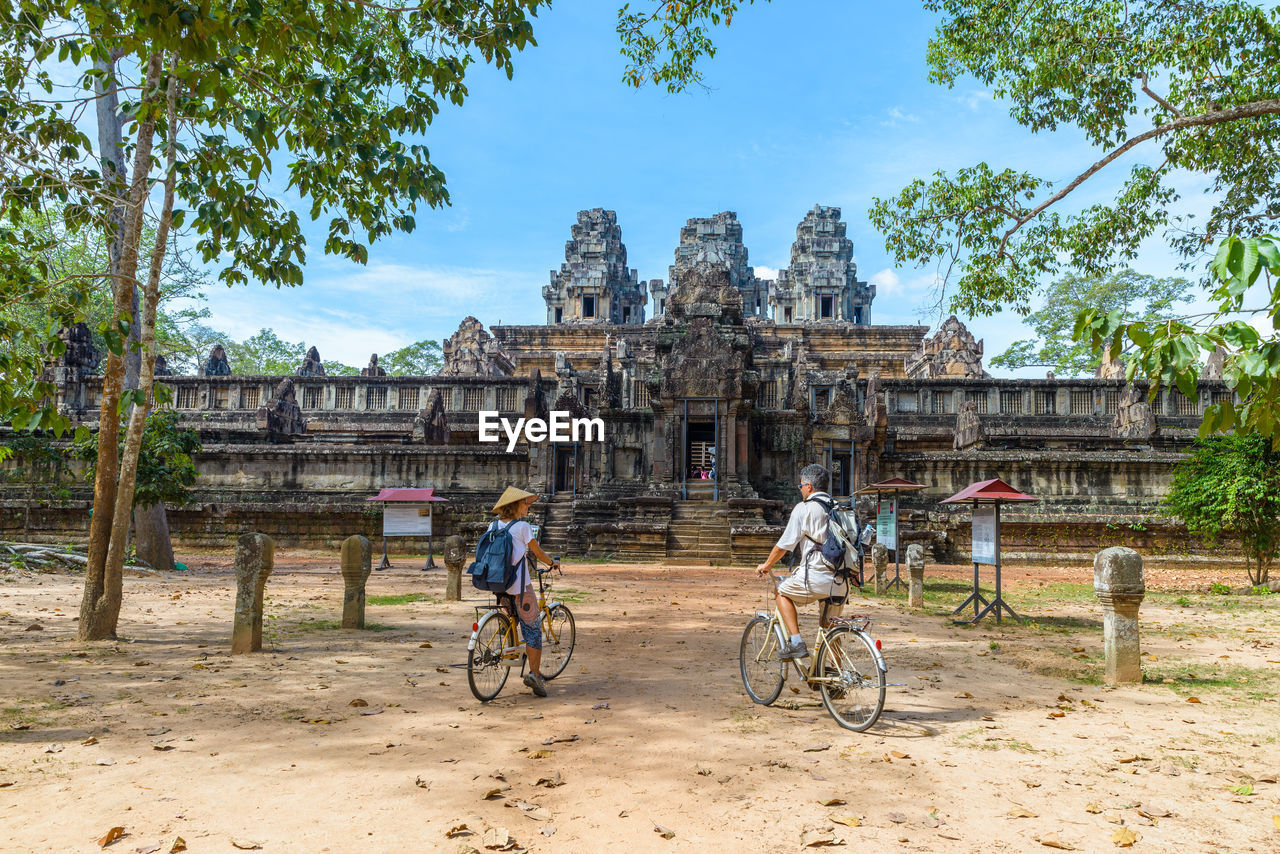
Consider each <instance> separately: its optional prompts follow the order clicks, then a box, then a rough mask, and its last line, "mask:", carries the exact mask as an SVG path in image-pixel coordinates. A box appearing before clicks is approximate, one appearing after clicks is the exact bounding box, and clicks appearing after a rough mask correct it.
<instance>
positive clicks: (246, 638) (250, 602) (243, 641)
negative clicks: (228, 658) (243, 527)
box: [231, 534, 276, 655]
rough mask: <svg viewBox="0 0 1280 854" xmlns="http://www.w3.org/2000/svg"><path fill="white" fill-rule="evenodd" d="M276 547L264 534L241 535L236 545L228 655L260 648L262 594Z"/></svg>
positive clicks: (273, 560)
mask: <svg viewBox="0 0 1280 854" xmlns="http://www.w3.org/2000/svg"><path fill="white" fill-rule="evenodd" d="M275 556H276V544H275V542H273V541H272V539H271V538H270V537H268V536H267V535H266V534H241V535H240V540H239V542H237V543H236V564H235V567H236V617H235V623H234V624H233V626H232V629H231V654H232V655H236V654H238V653H242V652H257V651H259V650H261V649H262V591H263V588H264V587H266V584H267V576H268V575H270V574H271V569H272V567H273V566H275Z"/></svg>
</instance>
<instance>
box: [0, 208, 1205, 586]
mask: <svg viewBox="0 0 1280 854" xmlns="http://www.w3.org/2000/svg"><path fill="white" fill-rule="evenodd" d="M840 217H841V214H840V209H839V208H835V207H823V206H816V207H814V208H813V209H812V210H811V211H809V212H808V213H807V214H805V215H804V217H803V218H802V219H801V220H800V222H799V225H798V226H797V229H796V240H795V243H794V245H793V247H792V250H791V257H790V264H789V265H788V266H787V268H786V269H785V270H782V271H780V273H779V275H778V277H777V279H776V280H766V279H761V278H759V277H757V276H756V274H755V270H754V269H753V268H752V267H751V266H750V264H749V263H748V260H749V259H748V253H747V247H746V245H745V244H744V242H743V227H742V224H741V223H740V222H739V221H738V218H737V216H736V214H733V213H729V212H725V213H719V214H715V215H713V216H709V217H698V218H694V219H690V220H689V221H688V223H687V225H685V226H684V228H682V229H681V230H680V234H679V236H678V242H677V244H676V249H675V254H674V261H673V264H672V265H671V267H670V270H669V272H668V278H667V280H666V281H665V282H664V281H663V280H661V279H653V280H648V281H645V280H642V279H640V277H639V275H638V273H637V271H636V270H634V269H631V268H629V267H628V266H627V250H626V246H625V244H624V243H623V239H622V228H621V226H620V225H619V223H618V218H617V215H616V214H615V213H614V212H613V211H608V210H603V209H600V208H596V209H592V210H585V211H582V212H580V213H579V214H578V217H577V221H576V222H575V223H573V224H572V225H571V227H570V239H569V240H568V242H567V243H566V244H565V252H564V262H563V263H562V264H560V265H559V267H558V269H554V270H552V272H551V277H550V283H549V284H548V285H547V286H546V287H544V288H543V292H542V295H543V298H544V300H545V304H546V309H547V316H546V323H545V324H541V325H531V326H495V327H492V328H490V329H485V327H484V326H483V324H482V323H481V322H480V321H479V320H477V319H476V318H472V317H468V318H465V319H463V320H462V322H461V324H460V326H459V327H458V330H457V332H456V333H455V334H454V335H452V336H451V337H450V338H449V339H448V340H447V341H446V342H445V343H444V346H443V353H444V357H445V365H444V368H443V370H441V371H440V372H439V373H438V374H436V375H434V376H422V377H388V376H384V375H378V372H377V371H372V370H370V371H366V372H365V373H366V375H365V376H358V377H357V376H352V377H348V376H341V377H338V376H326V375H324V373H323V371H322V366H320V365H318V364H317V365H314V366H312V367H314V368H321V370H310V371H305V372H304V371H299V372H298V373H297V375H295V376H292V377H290V378H288V380H287V382H286V381H285V378H282V377H257V376H242V375H238V374H236V373H235V369H236V366H235V365H234V364H230V365H228V363H227V361H226V359H225V358H212V359H211V362H210V364H213V365H214V367H216V368H217V370H212V369H210V370H206V371H204V372H203V373H202V375H201V376H195V377H178V376H167V377H165V378H164V380H163V381H164V383H165V384H166V385H168V386H169V387H170V389H171V390H172V391H173V400H174V405H175V407H176V409H177V411H178V412H179V413H181V415H182V417H183V421H184V423H185V424H186V425H187V426H190V427H193V428H195V429H197V430H198V431H199V432H200V435H201V438H202V440H203V442H204V451H203V452H202V454H201V455H200V456H199V458H198V459H197V465H198V467H199V469H200V472H201V476H200V479H199V482H198V484H197V490H198V501H197V504H195V505H194V506H191V507H186V508H173V509H172V510H171V512H170V525H171V528H172V529H173V532H174V535H175V538H176V539H178V540H179V541H180V542H182V541H186V542H188V543H200V544H209V545H225V544H226V543H228V542H230V541H231V538H232V537H233V535H235V534H237V533H240V532H244V531H261V532H263V533H267V534H269V535H270V536H272V537H273V538H275V539H276V540H277V541H278V542H280V543H282V544H285V545H288V544H313V545H321V544H327V545H329V546H336V544H337V543H339V542H340V541H341V540H342V539H343V538H345V537H347V536H349V535H351V534H357V533H363V534H366V535H375V534H376V533H377V532H378V530H379V517H378V515H377V513H376V512H371V511H370V510H369V505H368V504H367V503H366V502H365V498H367V497H368V496H370V495H373V494H375V493H377V492H378V491H379V490H380V489H381V488H382V487H403V486H431V487H435V488H436V490H437V492H438V493H439V494H442V495H444V496H445V497H447V498H448V503H447V504H444V505H441V508H442V509H441V510H440V511H439V513H438V519H437V524H436V535H437V536H443V535H447V534H450V533H455V532H456V533H461V534H463V535H464V536H466V537H468V539H469V541H473V539H474V536H475V535H476V533H477V532H478V531H479V530H480V528H481V527H482V526H483V524H484V523H485V522H486V521H487V519H488V518H489V517H488V515H487V513H486V510H487V508H488V507H489V506H490V505H491V504H492V502H493V500H494V498H495V497H496V496H497V495H498V493H499V492H500V491H501V490H502V489H503V488H504V487H505V486H506V485H508V484H510V483H514V484H519V485H521V486H523V487H525V488H528V489H531V490H535V491H538V492H540V493H542V494H543V495H544V496H545V500H544V501H543V502H542V503H541V504H540V505H539V512H541V513H542V516H541V518H540V519H538V521H542V522H543V523H544V524H545V534H544V542H545V543H546V544H547V546H548V548H550V549H552V550H555V551H557V552H561V553H563V554H565V555H567V556H581V555H590V556H598V557H611V558H615V559H624V560H625V559H634V560H663V559H669V560H695V561H696V560H701V561H714V562H724V561H730V560H732V561H734V562H742V563H754V562H757V561H759V560H760V559H762V557H763V556H764V554H766V552H767V549H768V547H769V546H770V545H771V543H772V542H773V540H774V539H775V538H776V536H777V534H778V532H779V526H780V525H781V523H782V522H783V521H784V519H785V515H786V513H787V511H788V510H789V507H790V503H791V502H793V501H794V500H795V499H796V498H797V488H796V473H797V472H798V471H799V469H800V468H801V467H803V466H804V465H806V464H808V463H811V462H819V463H822V464H824V465H826V466H827V467H828V468H829V469H830V470H831V471H832V472H833V477H834V482H833V485H832V492H833V493H834V494H835V495H836V496H837V497H842V498H844V497H849V496H852V495H853V493H854V492H855V491H856V490H857V489H859V488H861V487H862V486H865V485H867V484H870V483H873V482H875V481H877V480H883V479H886V478H889V477H893V476H900V477H905V478H909V479H912V480H917V481H920V482H921V483H924V484H925V485H926V486H927V488H926V489H925V490H924V491H922V492H920V493H917V494H914V495H913V496H912V497H911V498H910V500H904V509H905V514H904V528H906V529H907V530H908V532H909V533H907V534H906V535H905V536H904V540H907V541H919V542H922V543H924V544H925V545H926V546H927V547H929V548H930V549H932V552H933V554H934V556H935V557H936V558H937V559H951V560H960V561H963V560H965V556H966V555H967V550H968V545H969V529H968V510H967V508H956V507H946V506H940V505H938V503H937V502H938V500H939V499H941V498H944V497H946V496H948V495H951V494H952V493H954V492H956V491H958V490H959V489H961V488H962V487H964V486H966V485H967V484H969V483H971V482H973V481H977V480H983V479H987V478H992V477H997V476H999V477H1002V478H1004V479H1005V480H1006V481H1008V482H1010V483H1012V484H1013V485H1014V486H1016V487H1018V488H1019V489H1021V490H1023V491H1025V492H1027V493H1030V494H1032V495H1034V496H1037V497H1038V498H1040V502H1039V503H1037V504H1031V505H1026V506H1020V507H1017V508H1010V509H1009V510H1008V511H1007V512H1006V514H1005V521H1006V524H1005V526H1004V527H1005V546H1004V548H1005V556H1006V557H1007V558H1008V559H1011V560H1019V559H1022V560H1028V559H1038V558H1045V559H1070V558H1088V557H1091V556H1092V555H1093V553H1094V552H1096V551H1097V550H1098V549H1099V548H1102V547H1104V546H1108V545H1130V546H1133V547H1136V548H1140V549H1143V550H1144V551H1146V552H1147V553H1148V554H1155V555H1164V556H1166V557H1168V558H1170V559H1175V558H1183V557H1187V556H1188V555H1190V554H1191V552H1192V550H1193V548H1194V544H1193V543H1191V542H1190V541H1188V539H1187V538H1186V536H1185V533H1184V532H1183V531H1182V530H1181V529H1180V528H1179V527H1177V526H1175V525H1174V524H1172V523H1170V522H1168V521H1166V520H1162V519H1160V518H1159V515H1158V513H1157V503H1158V501H1159V499H1160V496H1161V495H1162V494H1163V492H1164V491H1165V489H1166V488H1167V486H1168V483H1169V479H1170V468H1171V466H1172V465H1173V464H1174V463H1175V462H1177V461H1178V460H1179V459H1181V458H1182V456H1183V455H1184V453H1185V450H1186V448H1187V446H1188V444H1189V443H1190V442H1191V440H1192V439H1193V438H1194V436H1195V431H1196V428H1197V427H1198V425H1199V420H1200V414H1201V413H1202V412H1203V408H1204V407H1205V406H1206V405H1208V404H1211V403H1213V402H1215V401H1217V400H1220V399H1221V397H1222V396H1223V395H1227V394H1229V393H1230V392H1229V391H1228V390H1227V389H1226V388H1225V387H1224V386H1223V385H1222V383H1221V382H1220V381H1206V382H1205V383H1203V384H1202V387H1201V388H1200V389H1199V397H1198V399H1192V398H1188V397H1184V396H1183V395H1181V394H1180V393H1178V392H1177V391H1176V390H1175V391H1167V390H1161V391H1160V393H1159V394H1157V395H1156V396H1155V398H1154V400H1151V401H1148V395H1147V394H1146V389H1145V388H1143V387H1141V386H1138V387H1127V386H1126V384H1125V383H1124V381H1123V379H1122V378H1116V377H1114V376H1104V377H1097V378H1088V379H1055V378H1052V377H1050V378H1047V379H1038V380H1027V379H999V378H995V377H992V376H991V375H990V374H989V373H988V372H987V371H986V370H984V368H983V365H982V359H983V346H982V342H981V341H978V340H975V339H974V337H973V336H972V335H971V334H970V333H969V332H968V330H967V329H966V328H965V327H964V324H963V323H961V322H960V321H959V320H957V319H956V318H954V317H952V318H949V319H948V320H946V321H945V322H944V323H943V324H942V325H941V326H940V327H939V328H938V329H936V330H933V331H932V333H931V332H930V330H928V329H926V328H925V327H923V326H915V325H910V326H889V325H878V324H873V323H872V303H873V302H874V300H875V297H876V291H875V287H874V286H872V285H869V284H868V283H867V282H865V281H862V280H859V279H858V277H857V267H856V265H855V263H854V261H853V244H852V242H851V241H850V240H849V238H848V236H847V234H846V226H845V223H844V222H842V221H841V218H840ZM68 352H69V353H71V352H72V351H70V350H69V351H68ZM217 355H218V356H219V357H220V356H221V354H220V353H219V354H217ZM69 358H71V357H64V360H66V359H69ZM74 358H75V359H77V360H78V361H77V362H76V363H75V364H74V365H72V364H70V362H68V363H67V364H66V365H62V364H59V365H55V366H54V368H55V370H54V371H53V372H52V374H53V376H54V377H55V378H56V382H57V385H58V389H59V392H58V395H59V398H58V402H59V405H60V407H61V409H62V410H63V411H64V412H65V413H66V414H67V415H68V416H69V417H71V418H72V419H73V420H74V421H75V422H78V423H84V424H88V425H90V426H93V424H94V423H95V421H96V419H97V417H98V399H99V388H100V383H101V380H100V378H99V377H98V376H96V375H95V374H93V373H92V371H91V369H85V368H83V365H82V363H83V364H90V363H91V361H92V360H91V358H90V356H89V355H86V354H83V353H79V351H76V355H75V356H74ZM313 361H318V355H317V358H316V360H313ZM482 410H496V411H498V412H499V413H501V414H502V415H503V416H504V417H507V418H510V419H512V420H514V419H516V418H520V417H527V418H532V417H546V416H547V414H548V413H549V412H550V411H551V410H566V411H569V412H571V413H573V414H574V415H575V416H578V417H593V418H594V417H598V418H600V419H602V420H603V421H604V422H605V425H606V434H605V435H606V441H604V442H576V443H575V442H571V441H570V442H562V443H535V444H529V443H527V442H525V441H523V440H522V441H520V442H519V443H518V444H517V445H516V446H515V447H514V448H513V449H511V450H508V449H507V445H506V442H505V441H504V442H500V443H487V442H481V441H479V434H478V431H479V413H480V412H481V411H482ZM7 465H9V466H10V467H12V466H13V465H14V463H13V462H12V461H10V462H9V463H8V464H7ZM11 474H12V473H11ZM29 486H30V485H29V484H25V483H23V482H22V477H21V476H18V477H10V478H8V479H7V481H6V483H5V485H4V487H3V489H4V491H3V492H2V493H0V495H2V496H3V501H4V504H3V514H2V515H0V525H2V526H3V527H4V528H5V529H7V531H8V532H12V531H13V530H15V528H18V529H20V528H21V527H22V525H23V524H24V519H23V513H22V512H21V511H22V508H23V507H24V506H25V502H26V501H27V500H28V499H27V495H28V488H29ZM89 499H90V495H89V493H88V489H87V488H86V487H81V486H77V487H75V488H73V489H72V490H71V493H70V495H69V496H67V495H66V494H65V493H59V494H58V495H57V496H51V497H49V498H48V500H46V501H45V504H44V507H45V511H46V512H44V513H42V514H41V515H40V517H39V519H38V520H37V521H36V522H34V523H32V524H35V525H37V526H38V527H40V530H36V531H31V532H29V533H28V534H27V536H28V537H31V536H41V535H43V536H48V537H56V538H66V537H75V536H84V533H85V531H86V530H87V512H88V509H89V506H90V500H89ZM871 510H872V508H870V507H869V505H868V504H862V505H861V506H860V511H861V513H862V514H863V515H864V516H866V515H868V514H869V512H870V511H871ZM411 546H412V547H414V548H421V547H423V546H425V543H421V544H404V546H403V547H404V548H409V547H411Z"/></svg>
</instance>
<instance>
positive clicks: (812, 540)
mask: <svg viewBox="0 0 1280 854" xmlns="http://www.w3.org/2000/svg"><path fill="white" fill-rule="evenodd" d="M814 499H818V500H821V501H824V502H826V503H827V504H833V503H834V502H833V501H832V500H831V496H830V495H828V494H827V493H825V492H814V493H811V494H810V495H809V498H808V500H806V501H801V502H800V503H799V504H797V505H796V506H795V507H794V508H792V510H791V518H790V519H788V520H787V527H786V529H784V530H783V532H782V536H781V537H779V538H778V548H780V549H785V550H787V551H791V550H792V549H794V548H795V547H796V543H800V542H803V545H801V547H800V562H799V563H798V564H796V569H797V570H801V569H806V568H807V569H808V570H809V576H810V579H811V581H810V586H813V583H814V582H817V581H828V580H830V581H832V582H834V581H835V574H834V573H833V572H832V571H831V568H830V567H828V566H827V565H826V563H825V562H824V561H823V560H822V551H821V548H820V547H821V544H822V543H823V542H824V541H826V539H827V511H826V509H825V508H824V507H823V506H822V505H821V504H819V503H818V501H815V500H814ZM814 573H820V574H821V576H822V577H820V578H819V577H815V576H814Z"/></svg>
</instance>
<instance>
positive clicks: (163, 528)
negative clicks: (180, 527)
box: [133, 504, 174, 572]
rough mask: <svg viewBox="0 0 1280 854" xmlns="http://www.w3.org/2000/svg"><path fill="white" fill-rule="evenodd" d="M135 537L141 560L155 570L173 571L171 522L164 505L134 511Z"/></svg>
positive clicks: (138, 508) (137, 508) (136, 508)
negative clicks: (170, 535)
mask: <svg viewBox="0 0 1280 854" xmlns="http://www.w3.org/2000/svg"><path fill="white" fill-rule="evenodd" d="M133 536H134V542H135V543H136V544H137V548H136V552H137V555H138V557H139V558H141V559H142V560H145V561H146V562H147V563H149V564H151V568H152V569H154V570H158V571H160V572H172V571H173V569H174V566H173V541H172V540H171V539H170V538H169V520H168V518H167V517H166V516H165V512H164V505H163V504H152V505H151V506H150V507H135V508H134V509H133Z"/></svg>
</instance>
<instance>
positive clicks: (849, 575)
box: [805, 498, 862, 587]
mask: <svg viewBox="0 0 1280 854" xmlns="http://www.w3.org/2000/svg"><path fill="white" fill-rule="evenodd" d="M810 501H812V502H813V503H814V504H817V505H818V506H819V507H821V508H822V509H823V510H825V511H827V536H826V538H825V539H823V540H822V541H821V542H819V541H818V540H815V539H814V538H813V537H809V538H808V539H810V540H813V544H814V545H815V546H816V547H817V549H818V551H819V553H821V555H822V560H823V561H824V562H825V563H826V564H827V565H828V566H830V567H831V568H832V570H833V571H834V572H835V573H836V575H838V576H842V577H844V578H845V579H846V580H852V581H853V582H854V583H855V584H857V585H858V586H859V587H861V586H862V577H861V576H860V575H859V574H858V573H857V572H856V571H855V570H853V569H852V568H851V567H849V566H848V564H847V559H848V558H849V545H850V540H851V539H852V538H851V537H850V536H849V535H848V533H847V532H846V531H845V529H844V526H843V525H842V524H841V521H840V515H839V513H837V512H836V505H835V502H831V503H828V502H826V501H823V500H822V499H821V498H806V499H805V503H806V504H807V503H808V502H810ZM854 527H855V530H856V528H857V523H856V522H855V524H854ZM853 545H854V546H855V548H856V549H857V553H858V555H859V556H861V553H862V546H861V544H860V543H857V542H856V541H854V542H853ZM806 571H807V568H806Z"/></svg>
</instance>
